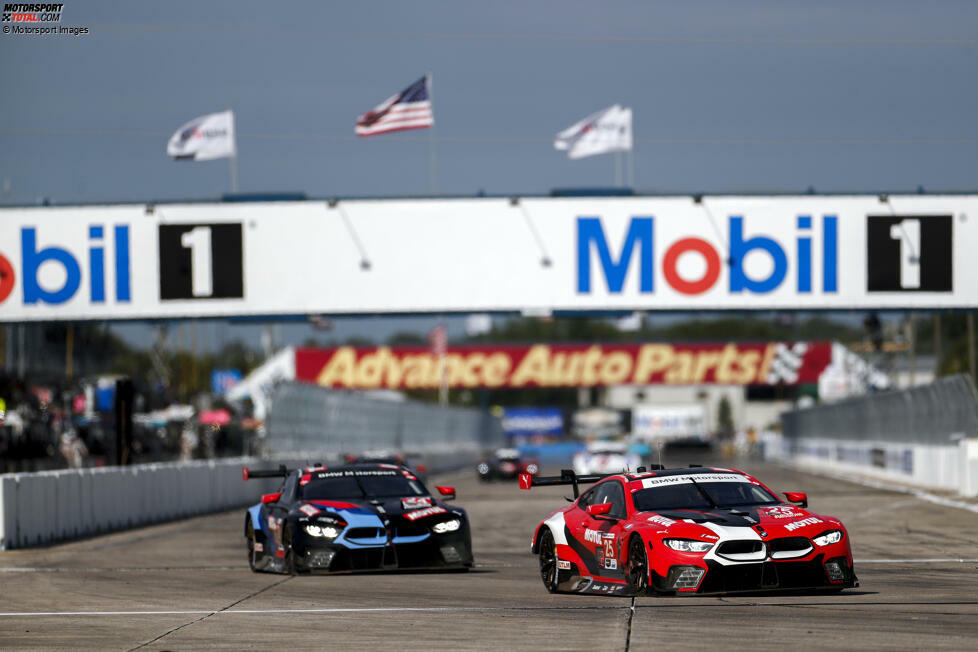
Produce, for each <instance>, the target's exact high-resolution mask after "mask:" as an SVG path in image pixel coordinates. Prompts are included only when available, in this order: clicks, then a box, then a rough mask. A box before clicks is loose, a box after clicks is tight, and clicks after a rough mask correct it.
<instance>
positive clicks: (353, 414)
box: [266, 383, 505, 468]
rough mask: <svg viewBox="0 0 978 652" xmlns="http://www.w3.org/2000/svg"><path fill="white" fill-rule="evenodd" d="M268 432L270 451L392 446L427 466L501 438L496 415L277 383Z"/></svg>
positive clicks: (470, 454)
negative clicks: (418, 458) (426, 461)
mask: <svg viewBox="0 0 978 652" xmlns="http://www.w3.org/2000/svg"><path fill="white" fill-rule="evenodd" d="M267 430H268V433H267V435H266V447H267V449H268V450H269V451H270V452H273V453H279V454H281V453H289V452H296V451H322V452H326V453H332V454H343V453H361V452H363V451H366V450H376V449H394V450H397V451H407V452H410V453H414V454H418V455H422V456H424V457H425V458H426V459H427V460H429V461H430V462H431V463H429V467H431V468H436V467H437V465H439V464H442V465H445V464H449V463H450V460H453V459H456V460H459V461H461V460H464V461H466V462H467V461H472V460H474V458H475V456H477V455H478V454H479V452H480V451H482V450H483V449H486V448H490V447H494V446H499V445H502V443H503V442H504V441H505V437H504V435H503V430H502V426H501V424H500V421H499V419H497V418H495V417H492V416H490V415H489V414H487V413H486V412H484V411H482V410H476V409H471V408H459V407H447V406H438V405H431V404H425V403H416V402H404V401H387V400H380V399H376V398H369V397H365V396H363V395H361V394H358V393H352V392H344V391H339V390H329V389H324V388H322V387H318V386H316V385H308V384H300V383H286V384H283V385H281V386H279V388H278V390H277V391H276V394H275V398H274V401H273V402H272V408H271V411H270V413H269V415H268V420H267ZM432 463H433V464H434V465H435V466H432Z"/></svg>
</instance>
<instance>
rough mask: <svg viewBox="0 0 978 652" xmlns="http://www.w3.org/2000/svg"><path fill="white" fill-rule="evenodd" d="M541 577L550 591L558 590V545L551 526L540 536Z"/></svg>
mask: <svg viewBox="0 0 978 652" xmlns="http://www.w3.org/2000/svg"><path fill="white" fill-rule="evenodd" d="M540 579H542V580H543V585H544V586H545V587H547V591H548V592H550V593H556V592H557V546H556V544H554V535H553V533H552V532H551V531H550V528H547V529H546V530H544V532H543V535H542V536H541V537H540Z"/></svg>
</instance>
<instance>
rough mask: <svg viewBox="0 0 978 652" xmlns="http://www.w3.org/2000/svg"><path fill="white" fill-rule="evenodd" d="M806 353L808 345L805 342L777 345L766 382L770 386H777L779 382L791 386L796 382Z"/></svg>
mask: <svg viewBox="0 0 978 652" xmlns="http://www.w3.org/2000/svg"><path fill="white" fill-rule="evenodd" d="M806 351H808V344H806V343H805V342H796V343H794V344H785V343H778V344H777V345H776V346H775V349H774V359H773V360H771V369H770V371H768V374H767V382H768V383H770V384H771V385H777V384H778V383H780V382H784V383H787V384H789V385H792V384H794V383H796V382H798V370H799V369H801V364H802V362H803V361H804V359H805V352H806Z"/></svg>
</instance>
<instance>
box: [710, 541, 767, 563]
mask: <svg viewBox="0 0 978 652" xmlns="http://www.w3.org/2000/svg"><path fill="white" fill-rule="evenodd" d="M717 555H719V556H721V557H723V558H724V559H729V560H731V561H762V560H763V559H764V558H765V557H767V550H766V549H765V548H764V542H763V541H756V540H749V539H748V540H735V541H724V542H723V543H721V544H720V546H719V547H718V548H717Z"/></svg>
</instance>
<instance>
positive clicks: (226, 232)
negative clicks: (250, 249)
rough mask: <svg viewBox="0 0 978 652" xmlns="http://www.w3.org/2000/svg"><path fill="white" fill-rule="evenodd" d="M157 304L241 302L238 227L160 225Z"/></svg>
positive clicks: (240, 262) (240, 240)
mask: <svg viewBox="0 0 978 652" xmlns="http://www.w3.org/2000/svg"><path fill="white" fill-rule="evenodd" d="M158 241H159V261H160V263H159V264H160V300H161V301H187V300H192V299H242V298H244V272H243V269H244V266H243V257H244V256H243V251H244V249H243V246H242V229H241V224H240V223H221V224H160V225H159V233H158Z"/></svg>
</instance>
